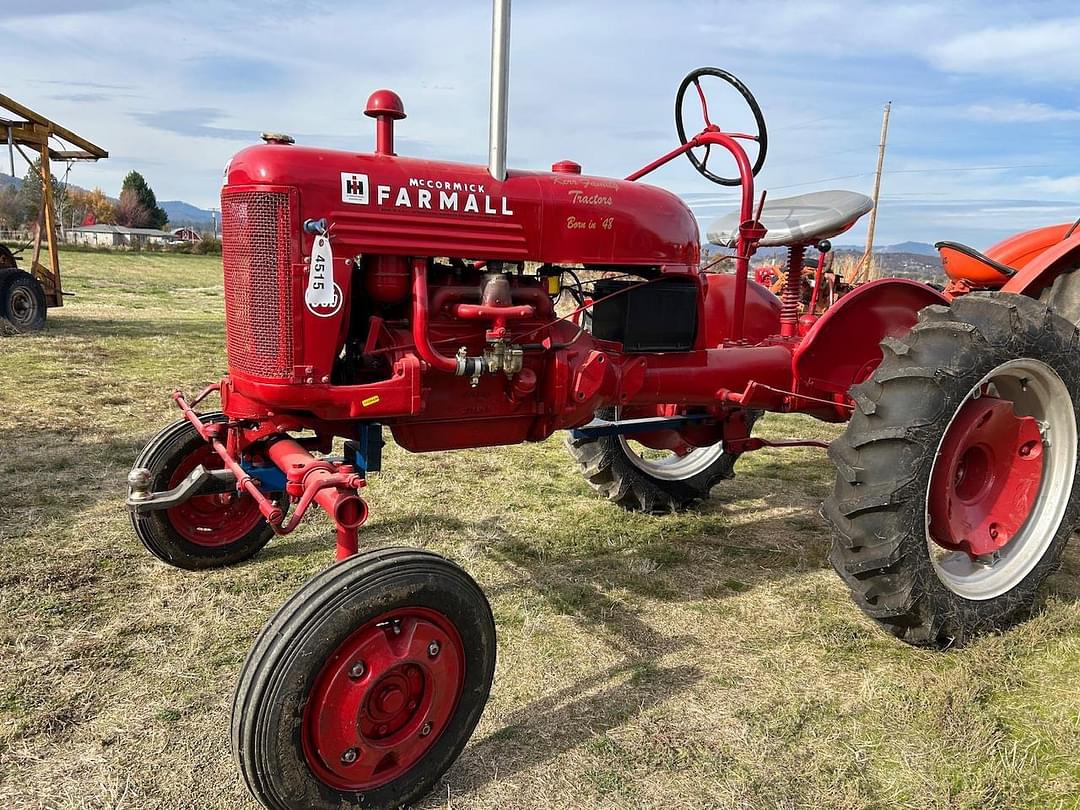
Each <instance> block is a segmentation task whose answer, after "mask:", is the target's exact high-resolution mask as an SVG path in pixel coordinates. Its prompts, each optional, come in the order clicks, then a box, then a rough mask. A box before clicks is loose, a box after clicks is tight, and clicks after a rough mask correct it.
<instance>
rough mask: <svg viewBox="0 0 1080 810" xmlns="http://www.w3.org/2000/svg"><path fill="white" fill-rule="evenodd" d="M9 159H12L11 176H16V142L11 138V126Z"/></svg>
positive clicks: (8, 142) (8, 143) (9, 129)
mask: <svg viewBox="0 0 1080 810" xmlns="http://www.w3.org/2000/svg"><path fill="white" fill-rule="evenodd" d="M7 148H8V157H9V158H10V159H11V176H12V177H14V176H15V141H14V140H13V139H12V137H11V124H8V128H7Z"/></svg>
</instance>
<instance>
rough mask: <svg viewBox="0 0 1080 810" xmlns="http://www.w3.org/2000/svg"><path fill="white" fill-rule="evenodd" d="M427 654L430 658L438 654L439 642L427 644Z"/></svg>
mask: <svg viewBox="0 0 1080 810" xmlns="http://www.w3.org/2000/svg"><path fill="white" fill-rule="evenodd" d="M427 654H428V655H429V656H430V657H431V658H434V657H435V656H436V655H438V654H439V642H437V641H433V642H431V643H430V644H428V645H427Z"/></svg>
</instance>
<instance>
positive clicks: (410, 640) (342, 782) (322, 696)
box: [302, 607, 465, 791]
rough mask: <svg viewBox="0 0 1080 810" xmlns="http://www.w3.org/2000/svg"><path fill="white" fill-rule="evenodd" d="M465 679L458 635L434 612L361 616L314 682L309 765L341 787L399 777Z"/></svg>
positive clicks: (306, 729)
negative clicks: (363, 619) (365, 619)
mask: <svg viewBox="0 0 1080 810" xmlns="http://www.w3.org/2000/svg"><path fill="white" fill-rule="evenodd" d="M464 680H465V650H464V647H463V645H462V643H461V637H460V635H459V634H458V632H457V630H456V628H455V627H454V624H453V622H451V621H450V619H448V618H447V617H446V616H445V615H444V614H442V613H440V612H439V611H436V610H432V609H430V608H419V607H411V608H405V609H402V610H398V611H393V612H391V613H386V614H383V615H382V616H379V617H378V618H375V619H372V620H371V621H368V622H366V623H365V624H364V625H363V626H362V627H360V628H359V629H358V630H356V631H355V632H354V633H353V634H352V635H350V636H349V637H348V638H347V639H346V640H345V641H344V642H342V643H341V644H340V645H339V646H338V647H337V649H336V650H334V652H333V653H332V654H331V655H330V657H329V658H328V659H327V660H326V663H325V664H324V665H323V668H322V671H321V672H320V673H319V675H318V676H317V677H316V679H315V682H314V685H313V686H312V689H311V692H310V695H309V699H308V701H307V703H306V705H305V706H304V712H303V720H302V728H303V731H302V746H303V751H304V758H305V760H306V761H307V764H308V766H309V767H310V768H311V770H312V772H313V773H314V774H315V775H316V776H317V777H318V778H319V779H320V780H321V781H323V782H325V783H326V784H328V785H330V786H331V787H333V788H335V789H337V790H342V791H362V790H371V789H372V788H376V787H379V786H381V785H385V784H388V783H389V782H392V781H394V780H395V779H398V778H400V777H401V776H403V775H404V774H405V773H406V772H407V771H409V770H410V769H411V768H413V767H414V766H415V765H416V764H417V763H418V762H420V761H421V760H422V759H423V758H424V756H425V755H426V754H428V752H429V751H430V750H431V748H432V747H433V746H434V745H435V743H436V742H437V741H438V739H439V738H440V737H441V736H442V734H443V732H444V731H445V730H446V728H447V726H448V725H449V723H450V720H451V718H452V717H453V714H454V711H455V709H456V708H457V705H458V701H459V699H460V698H461V693H462V688H463V685H464Z"/></svg>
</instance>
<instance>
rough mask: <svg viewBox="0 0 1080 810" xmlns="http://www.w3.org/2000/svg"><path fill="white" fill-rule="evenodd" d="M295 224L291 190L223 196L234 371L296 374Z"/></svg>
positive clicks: (228, 347) (229, 343)
mask: <svg viewBox="0 0 1080 810" xmlns="http://www.w3.org/2000/svg"><path fill="white" fill-rule="evenodd" d="M292 225H293V223H292V207H291V206H290V204H289V195H288V193H286V192H278V191H243V192H236V193H231V194H228V193H227V194H222V196H221V251H222V264H223V266H224V270H225V351H226V354H227V355H228V358H229V370H230V371H239V372H242V373H244V374H250V375H252V376H256V377H265V378H271V379H288V378H289V377H291V376H292V370H293V285H292V283H291V280H290V270H291V268H290V262H289V246H290V242H289V240H290V238H291V234H292V232H293V227H292Z"/></svg>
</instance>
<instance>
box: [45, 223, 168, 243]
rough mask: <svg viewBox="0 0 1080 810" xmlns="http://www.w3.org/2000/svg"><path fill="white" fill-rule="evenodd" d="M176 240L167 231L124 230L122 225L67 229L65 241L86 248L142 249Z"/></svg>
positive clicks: (85, 226)
mask: <svg viewBox="0 0 1080 810" xmlns="http://www.w3.org/2000/svg"><path fill="white" fill-rule="evenodd" d="M175 239H176V237H175V236H173V235H172V234H171V233H169V232H168V231H159V230H157V229H156V228H126V227H124V226H123V225H105V224H102V223H99V224H97V225H84V226H83V227H81V228H68V229H67V234H66V241H67V242H68V244H72V245H85V246H87V247H119V248H143V247H146V246H147V245H167V244H168V243H169V242H172V241H174V240H175Z"/></svg>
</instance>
